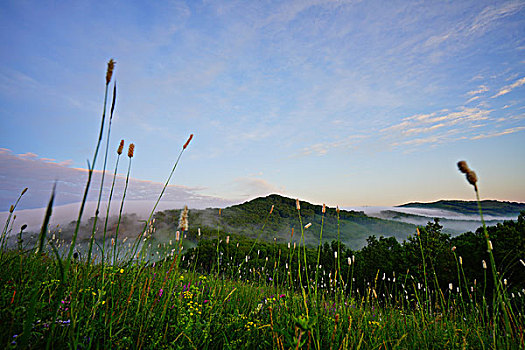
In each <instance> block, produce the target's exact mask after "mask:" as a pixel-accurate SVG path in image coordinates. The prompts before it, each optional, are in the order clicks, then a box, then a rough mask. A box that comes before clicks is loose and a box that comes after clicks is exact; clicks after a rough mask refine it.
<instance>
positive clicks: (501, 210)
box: [398, 200, 525, 217]
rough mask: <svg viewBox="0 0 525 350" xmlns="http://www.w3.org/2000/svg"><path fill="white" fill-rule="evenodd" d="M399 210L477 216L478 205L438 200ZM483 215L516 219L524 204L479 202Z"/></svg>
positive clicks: (524, 208)
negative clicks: (436, 211)
mask: <svg viewBox="0 0 525 350" xmlns="http://www.w3.org/2000/svg"><path fill="white" fill-rule="evenodd" d="M398 207H400V208H423V209H443V210H448V211H452V212H456V213H460V214H465V215H478V204H477V202H476V201H460V200H440V201H437V202H432V203H419V202H415V203H407V204H403V205H398ZM481 208H482V210H483V214H484V215H491V216H506V217H517V216H518V215H519V214H520V212H521V211H523V210H525V203H518V202H502V201H497V200H483V201H481Z"/></svg>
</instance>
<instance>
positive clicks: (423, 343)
mask: <svg viewBox="0 0 525 350" xmlns="http://www.w3.org/2000/svg"><path fill="white" fill-rule="evenodd" d="M113 64H114V63H112V61H110V63H109V64H108V71H107V74H106V95H105V99H104V101H106V100H107V94H108V87H109V85H110V82H111V78H112V77H111V75H112V70H113ZM115 94H116V88H114V89H113V103H112V106H111V108H110V109H109V110H110V117H109V120H106V102H104V113H103V117H102V123H101V129H100V136H99V138H98V143H97V146H96V149H95V153H94V156H93V161H92V162H91V163H90V164H91V165H90V167H91V168H90V169H89V172H88V180H87V183H86V188H85V193H84V200H83V202H82V205H81V208H80V211H79V216H78V219H77V226H76V231H75V233H74V234H73V237H72V239H71V240H70V241H68V242H63V241H62V242H61V241H60V239H59V238H54V237H53V236H52V235H51V237H50V234H49V227H48V223H49V218H50V216H51V214H52V207H53V199H54V193H53V194H52V196H51V198H50V202H49V206H48V212H47V214H46V216H45V217H44V218H43V225H42V230H41V232H40V235H39V239H38V240H37V241H36V242H35V244H34V246H31V247H27V246H24V245H23V244H22V242H21V240H20V242H19V244H18V246H17V248H11V249H7V248H6V247H7V246H8V244H7V243H6V242H7V240H16V239H17V237H18V236H17V232H14V231H13V228H12V225H10V223H11V215H10V216H9V218H8V219H7V222H6V224H5V226H4V229H3V232H2V236H1V240H0V243H1V257H0V285H1V287H0V324H1V325H2V326H1V328H0V329H1V331H0V344H1V345H2V346H3V347H4V348H71V349H90V348H95V349H111V348H146V349H158V348H173V349H520V348H521V349H523V348H525V342H524V339H525V335H524V327H523V324H524V314H525V309H524V304H525V303H524V302H523V299H524V298H525V295H523V294H521V293H520V294H519V295H515V294H514V293H512V294H511V293H509V291H508V289H507V283H506V280H505V279H504V278H503V276H501V275H500V273H499V271H497V269H496V264H495V262H494V259H493V255H492V243H491V241H490V237H489V236H488V233H487V230H486V229H485V236H486V237H485V238H486V246H487V251H488V254H489V257H490V259H489V260H488V262H487V263H485V262H484V264H486V266H484V267H485V269H484V273H485V275H489V276H492V281H495V282H494V283H492V284H490V285H486V284H484V282H486V280H485V281H480V282H479V283H480V285H481V284H482V283H483V288H478V286H477V285H468V284H467V283H468V282H467V281H468V278H467V277H465V276H464V273H463V279H462V278H461V276H460V272H462V271H463V270H462V266H461V260H459V261H458V260H456V263H455V264H456V268H457V271H458V277H459V280H460V281H463V282H464V283H465V288H463V286H462V288H461V289H460V288H459V286H457V285H452V284H451V285H450V286H449V288H442V287H440V285H439V283H438V282H437V276H436V274H435V270H433V269H432V267H431V266H427V265H426V264H425V261H427V260H426V259H425V253H424V250H423V247H422V246H421V244H422V243H421V242H422V237H420V236H419V231H418V235H417V237H418V240H419V244H420V246H421V265H422V266H421V267H422V270H423V271H424V274H423V276H424V277H423V278H421V277H417V276H418V275H415V274H411V273H410V272H409V271H407V272H406V273H403V274H402V275H401V274H399V275H398V276H397V277H396V275H394V274H392V275H390V274H389V275H386V274H385V273H384V272H383V271H377V274H376V276H375V279H373V280H371V281H368V282H367V283H366V284H365V288H361V289H359V288H358V287H357V283H355V284H354V278H353V266H355V260H354V259H353V257H350V256H343V255H342V254H341V251H340V250H336V251H335V252H334V262H335V263H334V264H333V267H332V268H330V269H326V267H322V266H320V265H319V255H320V247H318V249H316V248H315V247H314V248H312V247H307V246H306V245H305V242H304V236H305V230H306V229H308V228H309V227H310V226H309V225H310V224H309V223H305V222H302V216H301V208H300V204H299V201H297V203H296V211H297V220H298V222H299V227H300V228H301V229H300V232H295V235H297V236H296V237H300V239H298V240H297V242H296V243H297V244H296V245H294V244H293V243H292V245H291V246H290V247H288V249H284V248H282V247H278V246H275V249H273V250H271V251H269V252H265V254H269V255H272V259H271V261H272V262H273V263H270V264H269V263H267V261H268V260H267V259H266V257H265V256H264V255H261V254H260V251H257V250H258V249H257V248H256V247H257V244H258V239H257V238H256V239H253V240H252V241H250V244H251V249H250V251H249V252H248V253H247V254H246V255H244V256H235V259H233V253H234V252H235V249H236V246H235V241H231V242H230V237H229V236H226V235H225V233H224V232H220V228H219V227H218V229H217V237H216V240H215V241H214V245H212V249H215V254H214V258H213V259H212V260H213V261H209V260H207V261H205V263H206V264H207V265H208V266H209V267H210V268H209V269H208V272H207V273H202V271H201V270H200V269H198V268H197V267H198V266H199V264H200V263H202V261H201V260H199V250H198V249H196V250H193V251H192V253H191V254H188V253H186V254H183V252H184V250H183V249H182V248H183V245H184V234H185V232H187V231H188V222H187V216H185V215H187V212H186V214H184V213H185V211H183V212H182V214H181V218H180V222H179V231H177V232H173V238H172V242H170V249H169V250H164V251H163V253H162V256H159V257H156V256H155V258H156V259H155V260H156V261H155V262H152V261H151V259H152V258H151V254H152V252H153V251H154V250H155V247H154V246H153V247H152V246H151V242H152V241H153V240H154V236H155V222H154V213H155V209H156V205H155V206H154V207H153V209H152V211H151V214H150V216H149V218H148V220H147V221H146V223H145V224H144V229H143V230H142V232H141V233H140V234H139V235H138V236H137V237H136V238H135V239H132V240H130V241H129V242H120V239H119V237H118V232H119V230H118V228H117V230H116V233H115V234H114V235H112V236H111V237H109V236H108V237H104V241H107V244H102V245H101V246H100V247H99V249H98V251H97V249H96V248H97V246H96V245H97V242H96V241H94V240H93V239H91V241H89V242H88V243H87V244H88V245H87V248H86V249H85V250H83V251H85V252H86V253H84V254H82V255H81V256H79V255H78V253H77V248H78V247H77V242H76V240H77V233H78V228H79V226H80V218H81V217H82V213H83V208H84V203H85V199H86V197H87V193H88V191H89V190H90V184H91V176H92V173H93V169H94V167H95V164H96V160H97V156H98V152H99V146H100V144H101V141H102V136H103V130H104V126H105V125H106V123H107V124H108V130H107V143H106V155H107V152H108V150H107V145H108V144H109V137H110V127H111V116H112V115H113V109H114V98H115ZM192 136H193V135H191V136H190V137H189V139H188V140H187V141H186V143H185V144H184V145H183V147H182V150H181V152H180V154H179V157H178V158H177V161H176V162H175V164H174V166H173V169H172V171H171V173H170V175H169V177H168V179H167V181H166V183H165V187H164V189H165V188H166V186H167V185H168V184H169V182H170V180H171V178H172V175H173V173H174V171H175V169H176V167H177V164H178V162H179V160H180V159H181V156H182V154H183V152H184V151H185V150H186V149H187V147H188V145H189V144H190V141H191V138H192ZM133 148H134V146H132V145H130V148H129V150H128V158H129V164H128V178H129V173H130V169H131V160H132V158H133ZM122 152H123V144H121V146H119V149H118V154H119V159H120V155H121V154H122ZM117 162H118V161H117ZM117 167H118V163H117V164H116V165H115V174H116V172H117ZM459 168H460V170H461V171H462V172H464V173H465V175H466V176H467V180H468V182H469V183H470V184H471V185H472V186H473V187H474V190H475V194H476V195H477V196H478V188H477V178H476V175H475V174H474V172H473V171H472V170H470V169H469V168H468V167H467V166H466V163H465V164H459ZM103 170H106V164H105V162H104V166H103ZM102 186H103V181H102V184H101V188H102ZM164 189H163V190H162V192H161V193H160V195H159V197H158V201H160V199H161V198H162V195H163V192H164ZM24 192H25V190H24V191H23V192H22V194H21V196H20V198H22V195H23V194H24ZM99 193H102V191H101V189H100V192H99ZM111 193H112V192H111ZM20 198H19V200H20ZM100 201H101V198H100V196H99V204H100ZM110 201H111V195H110V198H109V199H108V203H109V202H110ZM124 201H125V192H124V196H123V198H122V203H124ZM158 201H157V204H158ZM478 201H479V198H478ZM17 204H18V202H17V203H15V204H14V205H13V206H12V207H11V210H10V213H11V214H14V213H15V211H16V206H17ZM479 209H480V210H479V212H480V215H481V214H482V212H481V208H479ZM121 210H122V206H121ZM272 210H273V207H272V208H268V213H269V214H268V215H270V214H271V212H272ZM97 212H98V210H97ZM108 212H109V208H108ZM337 214H339V211H337ZM218 215H219V216H220V215H221V213H220V212H219V213H218ZM323 218H324V209H323ZM97 220H98V214H97V216H96V218H95V223H94V226H93V227H94V228H93V235H92V237H93V236H94V235H95V227H96V221H97ZM481 221H482V222H483V218H482V216H481ZM322 222H323V221H322ZM322 230H323V224H321V227H320V232H319V235H320V241H322ZM22 231H23V228H21V230H20V236H21V234H22ZM263 231H264V225H263V227H262V229H261V233H262V232H263ZM297 231H299V230H297ZM105 232H106V231H104V233H105ZM60 245H61V246H60ZM124 247H126V249H124ZM99 254H100V255H99ZM316 255H317V262H316V263H315V264H312V263H311V258H310V259H307V257H308V256H310V257H312V256H313V257H314V259H315V256H316ZM266 256H268V255H266ZM201 259H202V256H201ZM460 259H461V258H460ZM342 265H343V266H345V268H344V269H343V266H342ZM481 268H482V267H481V266H480V269H481ZM345 271H346V273H345ZM401 276H402V277H401ZM486 278H487V277H486ZM474 283H475V282H474ZM518 293H519V292H518ZM524 294H525V292H524Z"/></svg>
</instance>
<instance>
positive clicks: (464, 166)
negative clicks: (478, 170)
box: [458, 160, 470, 174]
mask: <svg viewBox="0 0 525 350" xmlns="http://www.w3.org/2000/svg"><path fill="white" fill-rule="evenodd" d="M458 169H459V171H461V172H462V173H463V174H466V173H468V172H469V171H470V168H469V167H468V165H467V162H465V161H464V160H461V161H459V162H458Z"/></svg>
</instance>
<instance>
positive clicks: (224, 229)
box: [155, 194, 416, 249]
mask: <svg viewBox="0 0 525 350" xmlns="http://www.w3.org/2000/svg"><path fill="white" fill-rule="evenodd" d="M272 205H273V206H274V210H273V212H272V214H271V215H269V216H268V214H269V212H270V208H271V207H272ZM300 205H301V210H300V214H301V221H300V220H299V216H298V213H297V209H296V205H295V199H292V198H287V197H283V196H280V195H276V194H272V195H269V196H266V197H259V198H256V199H253V200H251V201H247V202H245V203H242V204H238V205H233V206H231V207H227V208H225V209H222V210H221V214H220V216H219V209H214V208H208V209H204V210H190V213H189V222H190V233H189V235H188V238H190V239H191V238H192V237H193V236H194V234H195V232H194V231H195V230H196V228H201V231H202V232H203V234H204V235H210V236H213V235H216V234H217V229H218V228H219V230H220V232H221V233H226V234H231V235H239V236H244V237H250V238H255V237H257V236H259V235H260V238H261V240H264V241H273V240H274V239H275V240H276V241H278V242H289V241H290V240H292V241H295V242H297V241H298V240H299V239H300V237H301V222H302V225H303V226H305V225H306V224H308V223H311V224H312V225H311V227H309V228H308V229H305V242H306V244H310V245H313V246H317V244H318V243H319V236H320V231H321V223H323V242H330V241H332V240H335V239H337V213H336V209H335V208H328V207H327V209H326V214H325V216H324V220H323V215H322V206H320V205H314V204H311V203H308V202H304V201H300ZM179 216H180V210H165V211H162V212H158V213H156V214H155V218H156V226H157V232H158V233H161V232H165V233H166V234H169V233H170V232H171V233H173V232H174V231H175V230H176V229H177V224H178V220H179ZM267 217H268V219H267V221H266V224H265V220H266V218H267ZM263 225H264V228H263ZM292 229H293V230H294V234H293V238H292ZM415 229H416V226H415V225H412V224H409V223H403V222H397V221H393V220H384V219H380V218H374V217H369V216H367V215H365V214H364V213H363V212H359V211H347V210H340V212H339V230H340V238H341V241H342V242H343V243H345V244H346V245H347V246H348V247H350V248H352V249H360V248H362V247H363V246H364V245H365V244H366V239H367V238H368V237H369V236H371V235H375V236H377V237H379V236H385V237H396V238H397V239H398V240H400V241H402V240H403V239H405V238H406V237H407V236H408V235H410V234H413V233H414V231H415Z"/></svg>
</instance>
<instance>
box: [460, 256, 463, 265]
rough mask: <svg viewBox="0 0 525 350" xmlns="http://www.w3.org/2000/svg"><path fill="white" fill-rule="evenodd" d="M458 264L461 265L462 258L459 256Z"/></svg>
mask: <svg viewBox="0 0 525 350" xmlns="http://www.w3.org/2000/svg"><path fill="white" fill-rule="evenodd" d="M459 264H460V265H463V259H462V258H461V257H459Z"/></svg>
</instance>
